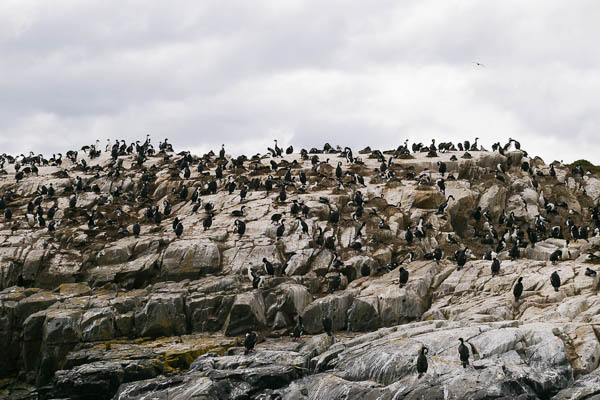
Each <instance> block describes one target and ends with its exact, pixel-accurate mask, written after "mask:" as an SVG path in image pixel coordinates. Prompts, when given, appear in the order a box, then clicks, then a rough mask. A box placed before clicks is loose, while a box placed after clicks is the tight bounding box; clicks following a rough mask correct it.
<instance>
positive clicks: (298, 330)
mask: <svg viewBox="0 0 600 400" xmlns="http://www.w3.org/2000/svg"><path fill="white" fill-rule="evenodd" d="M303 333H304V324H303V323H302V316H301V315H299V316H298V324H297V325H296V326H295V327H294V330H293V331H292V337H293V338H294V342H295V341H297V340H298V339H299V338H300V336H302V334H303Z"/></svg>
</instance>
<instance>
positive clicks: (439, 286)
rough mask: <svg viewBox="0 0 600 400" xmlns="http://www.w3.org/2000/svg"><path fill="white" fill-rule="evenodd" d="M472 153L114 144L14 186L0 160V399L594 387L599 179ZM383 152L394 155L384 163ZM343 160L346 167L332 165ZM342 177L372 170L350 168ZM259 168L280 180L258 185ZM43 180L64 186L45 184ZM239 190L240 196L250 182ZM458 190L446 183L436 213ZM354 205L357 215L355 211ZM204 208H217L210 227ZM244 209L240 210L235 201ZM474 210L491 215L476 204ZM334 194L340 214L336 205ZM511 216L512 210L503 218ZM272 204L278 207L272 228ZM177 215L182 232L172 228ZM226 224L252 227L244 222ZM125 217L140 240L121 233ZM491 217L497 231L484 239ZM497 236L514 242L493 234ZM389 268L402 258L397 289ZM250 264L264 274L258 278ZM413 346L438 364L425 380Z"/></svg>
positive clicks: (433, 393) (573, 391)
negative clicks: (516, 290)
mask: <svg viewBox="0 0 600 400" xmlns="http://www.w3.org/2000/svg"><path fill="white" fill-rule="evenodd" d="M470 153H471V154H470V155H471V157H465V156H464V155H463V152H448V153H443V154H442V153H440V154H438V156H437V157H427V156H426V154H427V153H425V152H423V153H413V154H412V155H411V156H409V157H407V156H405V155H404V156H401V157H400V155H398V156H399V157H398V158H395V159H394V160H393V162H392V163H391V164H388V163H387V159H388V158H389V156H391V155H393V154H394V152H386V153H385V154H379V153H378V152H373V151H363V152H361V154H360V155H359V157H361V159H362V160H361V161H362V162H358V163H352V164H349V163H348V162H347V160H346V159H345V158H344V156H343V154H341V153H340V152H331V153H327V154H324V153H323V152H319V154H314V155H316V156H318V158H319V162H317V163H316V164H315V163H314V162H313V161H311V157H313V154H309V155H308V158H307V159H303V158H302V157H301V156H300V154H289V155H285V156H283V157H278V158H272V157H271V156H265V157H256V158H253V159H250V160H245V161H244V162H243V164H242V165H237V166H236V165H232V163H231V162H230V161H228V160H227V159H225V160H219V159H218V157H215V156H205V157H191V156H189V159H188V164H189V168H190V172H191V174H190V176H189V178H185V179H184V178H183V177H182V175H183V174H184V172H183V169H182V168H181V167H182V164H181V160H182V159H183V158H184V155H178V154H175V153H173V152H168V153H166V154H163V153H159V154H156V155H151V156H148V157H147V159H146V160H145V161H144V162H143V163H142V164H141V165H138V163H137V157H136V155H135V153H134V154H122V155H119V156H118V157H116V158H114V159H113V157H111V155H110V153H107V152H102V153H101V154H100V155H99V156H98V157H94V158H91V157H89V156H88V155H87V154H86V153H84V152H83V151H80V152H79V155H78V158H77V161H76V162H72V161H69V160H66V159H65V160H63V161H62V164H61V165H51V164H52V163H50V164H49V165H43V164H41V165H38V169H39V171H38V173H37V175H36V174H34V173H25V174H24V175H23V176H22V177H21V176H19V178H20V179H19V180H18V181H17V180H16V179H15V164H14V163H12V164H9V163H7V164H6V165H5V166H4V168H5V171H6V172H7V174H5V175H0V197H2V198H3V199H4V208H5V209H6V208H10V209H11V211H12V217H11V218H10V219H8V218H6V217H4V216H0V289H2V290H1V291H0V339H1V340H2V343H4V355H3V357H0V376H3V377H7V378H10V379H6V380H5V381H4V382H5V383H4V384H3V385H4V387H3V389H2V390H3V391H4V394H5V395H7V396H10V397H12V398H27V396H29V398H34V396H39V397H40V398H53V397H56V398H66V397H69V398H73V399H91V398H111V397H113V396H115V398H119V399H134V398H135V399H138V398H139V399H141V398H167V397H168V398H169V399H174V398H177V399H188V398H201V399H204V398H206V399H220V398H223V399H226V398H235V399H269V398H272V399H275V398H284V399H340V398H346V399H354V398H363V399H400V398H406V399H421V398H431V399H437V398H440V399H441V398H444V399H449V398H455V399H465V398H472V399H488V398H520V399H537V398H539V399H547V398H557V399H590V398H595V397H593V396H600V375H599V374H598V369H597V367H598V364H599V363H600V342H599V341H598V337H597V334H598V332H597V329H598V323H599V322H600V300H598V297H597V292H598V278H597V277H596V276H595V275H594V276H589V273H588V274H586V269H587V268H591V269H594V268H595V265H593V260H594V258H595V257H594V255H600V253H597V251H598V249H600V247H598V246H600V238H597V237H592V236H593V231H594V228H595V225H594V223H595V220H594V217H593V215H594V213H593V209H591V207H593V206H595V205H596V204H597V203H598V200H599V199H600V180H599V179H597V178H596V177H594V176H592V175H589V174H588V175H584V176H580V175H575V174H573V173H572V172H571V171H570V170H569V169H568V168H566V167H562V166H556V167H555V171H556V176H550V175H549V166H548V165H545V164H544V163H543V162H542V160H540V159H539V158H536V159H531V158H526V157H525V156H524V154H523V152H521V151H512V152H507V153H505V154H504V155H502V154H500V153H498V152H488V151H472V152H470ZM165 156H168V157H165ZM380 156H383V157H384V159H385V160H386V167H387V171H385V172H383V173H382V169H383V168H382V166H381V160H380V159H378V158H379V157H380ZM453 156H454V157H456V160H455V161H453V160H452V159H451V157H453ZM305 158H306V157H305ZM82 160H85V162H86V163H85V165H82V163H81V161H82ZM326 160H328V162H326ZM199 161H202V165H203V166H204V169H203V170H202V171H201V172H199V171H198V168H197V165H198V162H199ZM271 161H274V162H275V165H272V163H271ZM338 161H340V162H341V163H342V164H341V168H342V178H341V180H336V170H335V169H336V166H337V165H338ZM438 161H443V162H445V163H446V165H447V169H448V171H447V172H446V173H445V174H444V175H443V176H444V178H445V193H442V191H441V190H440V188H439V186H438V185H437V184H436V181H437V180H438V179H439V178H440V177H441V176H442V175H441V174H440V173H439V172H438V165H437V162H438ZM524 161H527V162H528V163H529V164H530V166H531V168H532V169H533V170H534V171H536V172H539V174H537V173H534V174H533V176H535V178H536V180H537V182H538V187H537V188H536V187H534V186H533V185H532V180H531V175H530V174H529V173H528V172H527V171H524V170H523V169H522V168H521V163H522V162H524ZM219 164H223V166H225V168H224V170H223V178H222V179H216V183H217V191H216V193H214V194H212V193H211V191H210V190H209V188H208V186H207V185H208V183H209V182H211V181H215V172H216V168H217V166H218V165H219ZM498 164H501V165H502V166H503V167H504V168H505V169H506V172H505V173H504V174H502V175H501V177H503V178H504V182H502V181H501V180H499V179H496V178H495V172H494V171H496V169H497V165H498ZM228 167H230V168H228ZM301 172H304V173H305V174H306V177H307V183H306V184H305V185H303V184H301V183H300V173H301ZM390 172H391V173H390ZM286 174H289V175H288V176H287V177H286ZM353 174H359V175H360V176H362V177H363V178H364V184H360V183H355V177H354V175H353ZM269 176H270V178H269ZM77 177H79V178H77ZM256 179H258V180H260V182H259V183H258V184H256V181H254V182H253V180H256ZM267 180H271V181H272V182H273V189H272V190H270V191H267V190H266V188H265V183H266V181H267ZM231 182H235V187H234V188H232V190H231V193H230V186H229V184H230V183H231ZM340 183H341V184H340ZM50 184H52V187H53V188H54V191H55V193H54V195H51V194H40V193H41V190H42V186H45V187H46V188H49V187H50ZM284 184H285V194H286V196H285V197H286V198H285V199H284V200H282V199H281V198H280V196H281V194H280V191H281V187H282V186H283V185H284ZM184 185H185V187H186V188H187V192H188V193H187V195H186V194H185V193H183V194H182V189H183V186H184ZM244 185H247V187H248V190H247V195H246V196H245V199H241V197H240V194H241V193H240V189H242V190H244V189H245V188H244ZM196 188H198V193H197V194H198V196H197V197H198V200H197V201H194V200H193V198H195V197H196V196H195V194H194V191H195V190H196ZM357 191H360V192H361V194H362V197H361V198H360V199H357V195H356V192H357ZM146 193H147V194H146ZM449 196H452V198H453V199H452V200H451V201H450V202H449V205H448V207H447V209H445V210H444V211H443V212H441V213H439V212H438V206H439V205H440V204H441V203H442V202H443V201H444V200H445V199H446V198H448V197H449ZM72 198H74V199H75V204H74V206H73V207H71V205H72V204H71V205H70V204H69V203H70V200H71V199H72ZM325 199H327V201H325ZM361 200H362V201H364V206H363V207H362V208H363V212H362V215H357V211H360V210H359V207H358V205H359V204H360V203H361ZM294 202H297V203H298V204H304V205H306V206H307V207H308V210H305V215H303V212H302V210H301V209H300V210H298V212H297V213H294V212H292V209H293V207H294V204H295V203H294ZM326 202H328V203H329V204H325V203H326ZM30 203H31V205H30ZM208 203H211V204H212V205H213V206H214V211H213V213H214V218H213V219H212V225H211V226H210V227H209V228H207V229H206V228H205V227H204V225H203V222H204V221H205V220H206V217H207V216H208V215H209V214H210V213H209V212H207V211H206V209H205V205H207V204H208ZM546 203H552V204H554V205H557V206H556V207H555V208H556V210H555V211H554V210H552V209H551V207H550V206H548V205H547V204H546ZM53 206H55V207H56V208H55V210H56V211H55V213H54V215H53V217H52V218H49V217H48V214H47V213H48V210H49V209H51V208H52V207H53ZM156 206H158V207H159V209H158V214H159V215H160V217H161V218H160V221H158V220H157V219H156V215H155V214H156V212H155V210H153V213H152V214H151V216H147V215H146V214H147V210H148V207H156ZM241 206H245V208H244V209H243V215H242V216H238V217H234V216H232V215H231V213H232V211H234V210H239V209H240V208H241ZM38 207H41V209H42V211H41V212H40V213H41V215H42V216H43V218H44V221H43V222H41V221H40V220H39V219H38V218H37V213H38ZM477 207H481V212H482V213H483V212H485V211H487V212H488V217H486V216H483V217H481V219H480V220H476V219H475V218H474V217H473V212H474V211H475V210H476V209H477ZM165 208H171V211H170V213H166V212H165ZM330 210H333V211H334V212H335V211H337V212H339V214H340V217H339V221H337V222H335V215H333V217H332V216H331V215H330V214H331V211H330ZM2 212H4V210H2ZM502 212H504V214H505V215H506V218H505V219H504V221H502V223H499V217H500V215H501V214H502ZM511 213H513V215H512V217H511ZM274 214H282V216H281V219H282V220H283V226H284V231H283V233H282V234H281V235H278V232H277V231H278V228H279V227H280V226H281V223H274V222H273V221H272V218H271V217H272V216H273V215H274ZM540 214H541V215H543V216H545V217H547V218H548V221H547V222H543V223H542V225H544V227H546V229H547V231H546V234H544V233H543V232H542V231H543V230H542V229H541V227H540V226H537V228H538V229H537V230H538V232H537V235H538V238H539V240H540V241H539V242H537V243H535V246H532V245H531V243H530V242H531V240H530V239H528V235H527V233H526V231H527V228H528V227H529V228H532V229H534V230H535V228H536V222H535V220H536V216H538V215H540ZM175 217H177V218H178V221H180V222H181V224H182V227H183V232H182V234H181V235H180V237H179V238H178V237H177V236H176V233H175V231H174V227H173V225H177V224H173V221H174V219H175ZM421 217H422V218H423V225H424V231H425V237H424V238H420V237H416V238H414V240H413V241H412V242H411V243H409V242H407V240H406V233H407V231H410V232H411V233H413V234H415V233H416V230H417V228H416V227H417V225H418V223H419V220H420V218H421ZM513 218H514V220H513ZM236 219H238V220H242V221H244V222H245V232H244V233H243V234H240V233H239V232H238V231H237V230H236V228H235V226H234V221H235V220H236ZM567 221H569V223H572V224H575V225H576V226H578V227H580V226H587V227H589V228H590V235H589V236H590V237H589V238H588V239H587V240H583V239H579V240H575V239H576V238H572V237H571V234H570V232H569V227H568V225H567ZM51 222H53V228H54V229H52V228H50V229H49V225H50V223H51ZM136 222H137V223H139V224H140V234H139V235H134V234H133V231H134V224H135V223H136ZM302 222H304V223H306V225H307V228H308V232H307V233H305V232H303V227H302ZM486 222H487V223H486ZM489 224H492V225H493V226H494V228H495V230H496V231H497V233H498V239H496V240H493V244H489V243H488V244H484V243H482V242H486V238H485V235H487V234H489V235H491V233H490V232H491V230H490V229H489ZM517 226H518V227H520V228H521V229H522V231H523V232H524V233H525V234H524V236H522V237H521V243H523V244H522V246H521V247H520V248H519V255H518V257H512V256H511V255H509V251H510V250H511V249H512V248H513V246H514V245H515V244H516V243H517V233H516V232H515V228H516V227H517ZM553 226H561V227H562V231H563V232H562V234H561V236H562V237H563V238H552V237H550V236H551V235H550V230H551V228H552V227H553ZM361 227H362V228H361ZM320 232H324V233H323V235H322V240H323V244H319V243H320V239H319V234H320ZM357 232H360V233H361V234H362V235H361V236H358V235H357V234H356V233H357ZM505 232H508V233H507V236H506V241H505V248H504V249H499V248H497V247H498V244H499V241H500V240H501V238H502V237H503V235H504V234H505ZM330 237H333V238H334V239H329V240H327V239H328V238H330ZM488 239H489V238H488ZM565 239H569V240H570V241H569V243H568V246H567V243H566V240H565ZM332 241H333V244H332V243H331V242H332ZM357 242H358V243H360V248H358V247H359V246H358V245H356V243H357ZM524 242H528V243H529V244H527V245H525V244H524ZM352 247H355V248H352ZM467 247H468V249H469V251H468V252H467V253H466V257H467V260H466V264H465V265H464V266H463V267H459V266H458V265H457V262H456V260H455V252H456V251H460V250H463V249H465V248H467ZM514 247H517V246H514ZM436 248H439V249H441V250H442V251H443V255H442V257H441V260H440V261H439V262H436V260H433V259H430V258H431V254H432V253H433V251H434V249H436ZM491 249H494V250H497V251H498V259H499V260H500V261H501V267H500V272H499V274H498V275H495V276H492V274H491V270H490V266H491V264H492V262H491V261H489V260H482V257H483V255H484V254H485V253H486V252H488V251H490V250H491ZM557 249H564V251H563V252H562V255H561V257H560V258H561V259H560V260H559V261H558V262H557V263H556V265H554V264H553V263H552V262H551V261H550V256H551V254H552V253H553V252H554V251H555V250H557ZM409 252H414V258H415V260H414V261H412V262H410V261H409V260H407V256H408V254H409ZM590 253H591V254H592V255H591V256H590ZM263 259H267V260H268V261H269V262H271V263H272V264H273V269H274V274H272V275H271V274H267V273H266V272H265V269H264V267H263ZM400 266H402V267H403V268H405V269H406V270H408V271H409V279H408V282H407V283H406V285H405V286H403V287H400V285H399V284H398V277H399V268H400ZM248 267H251V269H252V270H253V272H254V274H255V276H259V275H262V280H261V283H260V285H259V287H258V288H254V287H253V284H252V282H251V280H250V279H249V277H248V273H249V272H248ZM554 271H558V273H559V276H560V280H561V286H560V288H559V290H558V291H555V290H554V288H553V287H552V285H551V282H550V275H551V273H552V272H554ZM519 277H522V278H523V286H524V287H523V289H524V290H523V294H522V296H521V298H520V299H519V301H515V299H514V297H513V293H512V289H513V287H514V285H515V283H516V281H517V278H519ZM257 280H258V279H257ZM298 316H302V317H303V325H304V331H305V334H304V335H303V336H302V337H301V338H300V339H299V340H298V341H294V340H292V338H291V337H290V334H291V332H292V330H293V328H294V327H295V326H296V324H297V320H298ZM325 317H329V318H331V320H332V327H333V331H334V332H333V338H330V337H329V336H327V335H326V334H325V333H323V323H322V320H323V318H325ZM250 331H254V332H257V333H258V343H257V345H256V348H255V349H254V351H251V352H249V353H248V354H244V350H243V348H242V346H243V340H244V339H243V338H244V337H243V335H245V334H246V333H247V332H250ZM459 338H463V339H464V340H465V344H466V345H467V346H468V348H469V350H470V362H469V366H468V367H467V368H463V367H462V365H461V362H460V360H459V356H458V344H459V341H458V339H459ZM423 345H425V346H426V347H427V348H428V350H429V353H428V355H427V357H428V364H429V369H428V371H427V373H425V374H424V375H423V376H422V377H421V378H417V373H416V358H417V355H418V353H419V351H420V349H421V347H422V346H423ZM278 396H279V397H278Z"/></svg>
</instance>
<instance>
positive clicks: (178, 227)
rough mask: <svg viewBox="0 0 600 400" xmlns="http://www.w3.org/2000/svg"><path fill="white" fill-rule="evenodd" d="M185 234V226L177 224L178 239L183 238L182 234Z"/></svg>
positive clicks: (176, 233)
mask: <svg viewBox="0 0 600 400" xmlns="http://www.w3.org/2000/svg"><path fill="white" fill-rule="evenodd" d="M182 233H183V224H182V223H181V222H179V223H178V224H177V226H176V227H175V235H177V238H179V237H181V234H182Z"/></svg>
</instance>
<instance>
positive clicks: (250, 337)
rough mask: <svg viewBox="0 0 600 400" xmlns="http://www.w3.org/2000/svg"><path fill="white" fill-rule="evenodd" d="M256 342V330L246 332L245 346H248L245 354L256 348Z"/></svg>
mask: <svg viewBox="0 0 600 400" xmlns="http://www.w3.org/2000/svg"><path fill="white" fill-rule="evenodd" d="M255 344H256V333H254V332H249V333H246V338H245V339H244V347H245V348H246V351H244V354H248V353H250V351H252V350H253V349H254V345H255Z"/></svg>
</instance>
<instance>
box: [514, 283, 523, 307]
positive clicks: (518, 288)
mask: <svg viewBox="0 0 600 400" xmlns="http://www.w3.org/2000/svg"><path fill="white" fill-rule="evenodd" d="M522 294H523V277H519V279H518V280H517V284H516V285H515V287H514V288H513V295H514V296H515V303H518V302H519V298H520V297H521V295H522Z"/></svg>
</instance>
